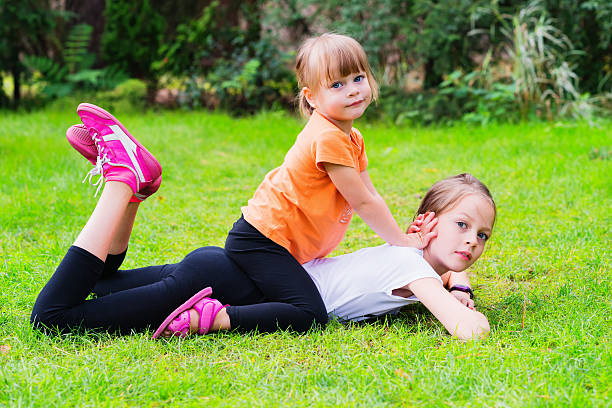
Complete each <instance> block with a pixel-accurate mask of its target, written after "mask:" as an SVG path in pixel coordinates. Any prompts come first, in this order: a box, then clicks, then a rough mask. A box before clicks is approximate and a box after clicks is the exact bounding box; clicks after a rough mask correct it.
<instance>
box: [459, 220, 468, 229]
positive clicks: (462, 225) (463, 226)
mask: <svg viewBox="0 0 612 408" xmlns="http://www.w3.org/2000/svg"><path fill="white" fill-rule="evenodd" d="M457 225H458V226H459V228H461V229H466V228H467V224H466V223H465V222H463V221H457Z"/></svg>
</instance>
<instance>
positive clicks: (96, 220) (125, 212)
mask: <svg viewBox="0 0 612 408" xmlns="http://www.w3.org/2000/svg"><path fill="white" fill-rule="evenodd" d="M122 187H123V185H122V183H120V182H109V183H107V184H106V185H105V186H104V190H103V192H102V195H101V197H100V199H99V201H98V206H97V207H98V208H104V209H105V211H97V212H94V213H93V214H92V216H91V218H90V219H89V221H88V223H87V224H86V227H85V228H89V229H93V230H95V231H97V233H98V234H99V237H100V239H99V240H96V241H95V242H90V243H88V244H87V245H89V246H90V247H91V248H90V247H87V248H83V247H80V246H78V245H73V246H71V247H70V248H69V250H68V253H67V254H66V256H65V257H64V259H63V260H62V262H61V263H60V265H59V266H58V268H57V269H56V271H55V273H54V275H53V276H52V277H51V279H50V281H49V282H48V283H47V285H46V286H45V287H44V288H43V290H42V291H41V293H40V294H39V296H38V298H37V300H36V303H35V305H34V309H33V311H32V316H31V322H32V324H33V325H34V326H35V327H38V328H41V329H43V330H45V331H46V332H49V331H50V329H51V331H53V330H59V331H60V332H65V331H70V330H75V329H79V328H83V329H88V330H92V329H100V330H105V331H110V332H119V333H124V334H128V333H131V332H133V331H143V330H149V329H153V328H156V327H157V328H158V329H157V330H156V332H155V334H154V337H157V336H159V335H162V336H172V335H178V336H185V335H188V334H191V333H199V334H205V333H208V332H213V331H217V330H227V329H240V327H235V326H232V322H231V321H230V320H229V318H228V315H227V313H226V309H225V308H226V307H230V308H235V310H234V312H237V313H239V312H240V308H241V307H244V306H248V305H252V304H265V303H266V302H267V299H265V298H264V297H263V295H262V294H261V292H260V291H259V290H258V289H257V287H256V286H255V285H254V283H253V282H252V281H250V279H248V277H247V276H246V275H245V274H244V273H243V272H242V271H241V270H240V269H239V268H238V267H237V266H236V265H235V264H233V262H231V260H230V259H229V258H228V257H227V255H226V254H225V252H224V250H223V249H221V248H217V247H203V248H199V249H197V250H195V251H193V252H191V253H190V254H188V255H187V256H186V257H185V258H184V259H183V260H182V261H181V262H179V263H177V264H171V265H160V266H150V267H145V268H139V269H134V270H118V269H119V266H120V265H121V263H122V261H123V259H124V258H125V254H126V251H127V244H128V242H129V238H130V235H131V230H132V225H133V223H134V218H135V216H136V212H137V208H138V203H130V204H128V203H129V201H130V198H131V194H129V191H127V190H126V189H124V188H122ZM418 214H420V215H419V216H418V217H417V218H416V220H415V221H414V222H413V224H412V225H411V226H410V228H409V230H408V233H412V234H415V236H416V237H418V238H419V242H420V243H421V244H422V245H420V247H422V248H423V250H419V249H416V248H411V247H396V246H391V245H388V244H385V245H381V246H378V247H371V248H365V249H362V250H360V251H357V252H354V253H351V254H347V255H341V256H337V257H331V258H323V259H315V260H313V261H310V262H308V263H306V264H304V268H305V269H306V271H307V272H308V273H309V275H310V276H311V278H312V280H313V281H314V283H315V285H316V286H317V288H318V289H319V291H320V292H321V296H322V298H323V301H324V303H325V306H326V309H327V312H328V313H329V314H330V315H332V316H335V317H337V318H338V319H340V320H362V319H364V318H367V317H369V316H377V315H381V314H385V313H389V312H393V311H395V310H397V309H399V308H400V307H402V306H404V305H406V304H408V303H413V302H415V301H420V302H422V303H423V304H424V305H425V306H426V307H427V308H428V309H429V310H430V311H431V312H432V313H433V314H434V316H436V318H437V319H438V320H440V322H441V323H442V324H443V325H444V327H445V328H446V329H447V330H448V332H449V333H451V334H452V335H453V336H456V337H458V338H460V339H472V338H479V337H481V336H482V335H484V334H486V333H488V331H489V325H488V322H487V319H486V317H485V316H484V315H483V314H482V313H479V312H477V311H475V310H474V303H473V300H472V299H471V298H472V295H473V294H472V292H471V289H470V288H469V279H468V278H467V275H466V273H465V272H464V271H465V270H466V269H467V268H469V267H470V266H471V265H472V264H473V263H474V262H475V261H476V260H477V259H478V258H479V257H480V255H481V254H482V251H483V250H484V247H485V244H486V241H487V240H488V239H489V237H490V236H491V232H492V228H493V224H494V222H495V203H494V201H493V199H492V197H491V194H490V193H489V190H488V189H487V187H486V186H484V184H482V183H481V182H480V181H479V180H477V179H476V178H475V177H473V176H471V175H470V174H460V175H457V176H454V177H450V178H447V179H444V180H441V181H439V182H437V183H436V184H434V185H433V186H432V188H431V189H430V190H429V191H428V192H427V194H426V195H425V197H424V198H423V201H422V203H421V206H420V207H419V210H418ZM102 250H104V251H106V253H109V255H107V256H106V258H105V259H101V258H99V257H97V256H95V255H93V254H94V253H100V252H101V251H102ZM445 286H446V287H448V288H449V290H447V289H445ZM211 288H212V289H211ZM212 291H214V295H215V299H212V298H210V297H209V295H210V294H211V292H212ZM90 293H93V294H94V295H95V297H94V298H93V299H87V298H88V296H89V294H90ZM194 293H195V295H194ZM186 299H187V301H185V300H186ZM225 303H227V304H229V305H223V304H225ZM177 306H178V307H177ZM283 319H284V316H278V322H279V324H278V327H280V328H289V327H290V326H283V321H284V320H283ZM260 330H261V331H268V330H270V329H268V328H263V330H262V329H260Z"/></svg>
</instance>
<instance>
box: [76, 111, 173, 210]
mask: <svg viewBox="0 0 612 408" xmlns="http://www.w3.org/2000/svg"><path fill="white" fill-rule="evenodd" d="M77 113H78V115H79V116H80V118H81V120H82V121H83V124H84V125H85V126H86V127H87V130H88V132H89V134H90V135H91V138H92V140H93V143H94V144H95V146H96V147H97V151H98V154H97V159H96V164H95V167H94V168H93V169H92V170H91V171H90V172H89V173H88V175H87V176H86V177H85V179H86V180H87V178H88V177H89V180H90V182H91V179H92V177H93V176H95V175H97V174H102V175H103V177H104V180H105V181H107V182H108V181H120V182H123V183H126V184H127V185H129V186H130V187H131V188H132V190H133V191H134V197H135V198H136V199H137V200H140V201H142V200H144V199H145V198H146V197H148V196H150V195H151V194H153V193H154V192H155V191H157V189H158V188H159V185H160V184H161V174H162V168H161V165H160V164H159V162H158V161H157V160H156V159H155V157H153V155H152V154H151V153H149V151H148V150H147V149H145V147H144V146H143V145H142V144H140V143H139V142H138V140H136V139H135V138H134V137H133V136H132V135H131V134H130V133H129V132H128V130H127V129H126V128H125V127H124V126H123V125H122V124H121V122H119V121H118V120H117V119H116V118H115V117H114V116H113V115H111V114H110V113H108V112H107V111H105V110H104V109H102V108H100V107H98V106H96V105H92V104H89V103H82V104H80V105H79V106H78V108H77ZM69 140H70V139H69ZM71 144H72V142H71ZM73 146H74V145H73ZM77 150H79V149H77ZM79 151H80V150H79ZM101 183H102V178H100V179H99V180H98V181H97V182H96V183H94V185H97V186H98V190H96V194H97V193H98V191H99V190H100V188H101V187H102V184H101Z"/></svg>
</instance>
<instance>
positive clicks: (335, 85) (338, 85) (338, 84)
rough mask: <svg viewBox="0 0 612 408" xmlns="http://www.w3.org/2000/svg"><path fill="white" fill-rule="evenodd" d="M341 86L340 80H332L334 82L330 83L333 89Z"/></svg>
mask: <svg viewBox="0 0 612 408" xmlns="http://www.w3.org/2000/svg"><path fill="white" fill-rule="evenodd" d="M341 86H342V84H341V83H340V82H334V83H333V84H332V85H331V87H332V88H335V89H338V88H340V87H341Z"/></svg>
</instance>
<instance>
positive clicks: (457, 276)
mask: <svg viewBox="0 0 612 408" xmlns="http://www.w3.org/2000/svg"><path fill="white" fill-rule="evenodd" d="M449 273H450V276H449V278H448V285H446V286H447V288H448V289H451V288H452V287H453V286H455V285H462V286H467V287H469V288H471V287H472V285H471V284H470V277H469V276H468V274H467V272H466V271H463V272H452V271H451V272H449ZM451 295H453V296H454V297H456V298H457V300H458V301H460V302H461V303H462V304H463V305H465V306H467V307H469V308H470V309H474V300H473V299H472V298H471V297H470V295H469V293H465V292H461V291H458V290H453V291H451Z"/></svg>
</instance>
